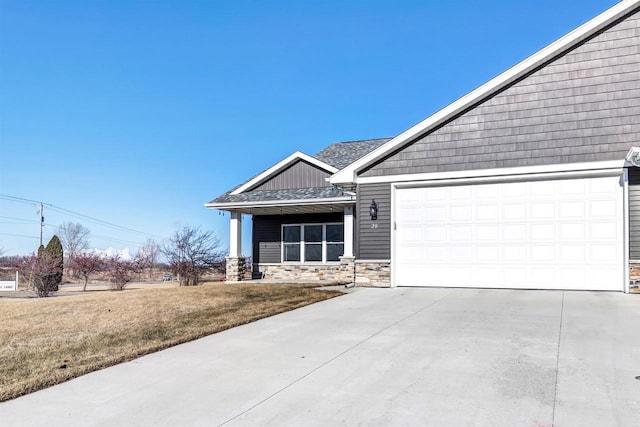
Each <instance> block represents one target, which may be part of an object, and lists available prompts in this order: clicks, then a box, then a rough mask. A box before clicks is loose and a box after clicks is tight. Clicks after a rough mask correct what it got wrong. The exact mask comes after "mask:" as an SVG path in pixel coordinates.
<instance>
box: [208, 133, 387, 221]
mask: <svg viewBox="0 0 640 427" xmlns="http://www.w3.org/2000/svg"><path fill="white" fill-rule="evenodd" d="M389 140H391V138H378V139H365V140H359V141H346V142H336V143H333V144H331V145H329V146H328V147H326V148H324V149H323V150H322V151H320V152H319V153H318V154H316V155H315V156H309V155H307V154H304V153H302V152H300V151H296V152H295V153H293V154H291V155H290V156H288V157H287V158H285V159H283V160H281V161H280V162H278V163H276V164H275V165H273V166H271V167H270V168H268V169H266V170H265V171H263V172H261V173H259V174H258V175H256V176H254V177H253V178H251V179H249V180H248V181H246V182H244V183H243V184H240V185H239V186H237V187H235V188H233V189H231V190H229V191H227V192H226V193H224V194H222V195H220V196H218V197H216V198H215V199H213V200H211V201H210V202H209V203H206V204H205V206H206V207H208V208H214V209H217V208H220V209H225V208H226V209H241V208H243V207H247V206H266V205H291V204H295V203H296V202H299V203H300V204H316V203H320V202H322V201H325V202H328V203H334V202H335V203H338V202H345V201H348V202H350V203H351V202H353V195H352V194H348V193H345V192H344V190H342V189H340V188H337V187H333V186H326V187H313V188H295V189H282V190H260V189H256V187H259V185H260V184H262V183H264V182H266V181H268V180H269V179H270V178H272V177H274V176H275V175H277V174H278V173H280V172H281V171H283V170H284V169H286V168H287V167H289V166H291V165H292V164H294V163H295V162H298V161H301V160H302V161H306V162H308V163H310V164H311V165H313V166H316V167H318V168H320V169H322V170H325V171H327V172H328V173H330V174H333V173H335V172H337V171H338V170H339V169H340V168H342V167H345V166H348V165H349V164H350V163H353V162H354V161H356V160H357V159H359V158H360V157H362V156H364V155H366V154H368V153H369V152H371V151H372V150H374V149H376V148H378V147H380V146H381V145H382V144H384V143H386V142H387V141H389Z"/></svg>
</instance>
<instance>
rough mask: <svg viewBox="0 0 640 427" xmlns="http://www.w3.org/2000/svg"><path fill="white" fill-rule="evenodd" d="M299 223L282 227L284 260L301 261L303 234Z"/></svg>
mask: <svg viewBox="0 0 640 427" xmlns="http://www.w3.org/2000/svg"><path fill="white" fill-rule="evenodd" d="M301 228H302V227H300V226H299V225H288V226H285V227H283V229H282V235H283V236H282V240H283V244H282V247H283V252H284V253H283V259H284V261H300V237H301V236H302V234H301V232H300V230H301Z"/></svg>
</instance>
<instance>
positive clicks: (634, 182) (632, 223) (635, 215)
mask: <svg viewBox="0 0 640 427" xmlns="http://www.w3.org/2000/svg"><path fill="white" fill-rule="evenodd" d="M629 258H630V259H633V260H640V168H629Z"/></svg>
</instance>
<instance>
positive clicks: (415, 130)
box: [331, 0, 640, 184]
mask: <svg viewBox="0 0 640 427" xmlns="http://www.w3.org/2000/svg"><path fill="white" fill-rule="evenodd" d="M638 5H640V0H623V1H621V2H620V3H618V4H616V5H614V6H613V7H611V8H609V9H607V10H606V11H604V12H603V13H601V14H600V15H598V16H596V17H595V18H593V19H591V20H590V21H588V22H587V23H585V24H583V25H581V26H580V27H578V28H576V29H575V30H573V31H571V32H570V33H568V34H566V35H565V36H563V37H561V38H560V39H558V40H556V41H555V42H553V43H551V44H550V45H548V46H547V47H545V48H543V49H542V50H540V51H538V52H537V53H534V54H533V55H531V56H530V57H528V58H527V59H525V60H524V61H522V62H520V63H519V64H517V65H515V66H513V67H511V68H510V69H508V70H507V71H505V72H504V73H502V74H500V75H498V76H497V77H494V78H493V79H491V80H489V81H488V82H487V83H485V84H483V85H482V86H480V87H478V88H477V89H475V90H473V91H472V92H470V93H468V94H467V95H465V96H463V97H462V98H460V99H458V100H457V101H455V102H453V103H452V104H449V106H447V107H445V108H443V109H442V110H440V111H438V112H437V113H435V114H434V115H432V116H430V117H428V118H427V119H425V120H423V121H422V122H420V123H418V124H417V125H415V126H413V127H411V128H410V129H408V130H406V131H405V132H403V133H401V134H400V135H398V136H396V137H395V138H393V139H392V140H391V141H389V142H387V143H385V144H383V145H381V146H380V147H378V148H377V149H375V150H373V151H372V152H371V153H369V154H368V155H366V156H364V157H362V158H361V159H359V160H357V161H355V162H354V163H352V164H351V165H349V166H347V167H346V168H344V169H342V170H340V171H339V172H338V173H336V174H334V175H333V176H332V177H331V183H332V184H346V183H352V182H355V179H356V173H357V172H358V171H360V170H361V169H362V168H364V167H366V166H368V165H370V164H372V163H374V162H375V161H377V160H379V159H381V158H382V157H384V156H385V155H386V154H388V153H390V152H392V151H393V150H395V149H397V148H399V147H400V146H402V145H403V144H405V143H407V142H409V141H410V140H412V139H415V138H417V137H419V136H421V135H423V134H425V133H427V132H429V131H430V130H431V129H433V128H434V127H436V126H438V125H440V124H442V123H443V122H445V121H447V120H449V119H450V118H452V117H453V116H455V115H456V114H459V113H461V112H462V111H464V110H466V109H468V108H469V107H471V106H472V105H473V104H476V103H477V102H479V101H481V100H482V99H485V98H487V97H489V96H491V95H492V94H493V93H495V92H497V91H499V90H501V89H503V88H504V87H506V86H508V85H509V84H511V83H513V82H514V81H515V80H517V79H519V78H520V77H522V76H524V75H526V74H527V73H529V72H531V71H533V70H534V69H535V68H537V67H539V66H541V65H542V64H544V63H545V62H548V61H549V60H551V59H553V57H555V56H557V55H559V54H560V53H561V52H564V51H566V50H567V49H569V48H570V47H572V46H574V45H576V44H578V43H580V42H581V41H583V40H585V39H586V38H588V37H590V36H591V35H593V34H594V33H596V32H598V31H600V30H601V29H602V28H604V27H606V26H607V25H609V24H610V23H612V22H614V21H615V20H616V19H619V18H621V17H623V16H624V15H626V14H627V13H629V12H631V11H632V10H633V9H635V8H636V7H638Z"/></svg>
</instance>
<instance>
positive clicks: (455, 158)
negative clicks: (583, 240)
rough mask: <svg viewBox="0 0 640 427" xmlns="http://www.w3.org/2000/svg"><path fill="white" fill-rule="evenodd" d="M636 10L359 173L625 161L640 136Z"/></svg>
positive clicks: (639, 26)
mask: <svg viewBox="0 0 640 427" xmlns="http://www.w3.org/2000/svg"><path fill="white" fill-rule="evenodd" d="M639 40H640V12H639V11H638V9H636V10H635V11H634V12H633V13H632V14H631V15H629V16H627V17H626V18H624V19H622V20H621V21H618V22H617V23H614V24H613V26H610V27H609V28H607V29H605V30H604V31H602V32H600V33H599V34H596V35H595V36H594V37H592V38H590V39H588V40H587V41H585V42H583V43H582V44H580V45H579V46H577V47H575V48H574V49H572V50H570V51H568V52H566V53H564V54H563V55H561V56H559V57H557V58H556V59H554V60H552V61H550V62H549V63H547V64H546V65H544V66H542V67H541V68H539V69H538V70H537V71H534V72H533V73H531V74H529V75H527V76H525V77H523V78H522V79H520V80H519V81H517V82H515V83H514V84H512V85H510V86H508V87H507V88H506V89H504V90H502V91H501V92H499V93H497V94H495V95H493V96H492V97H490V98H488V99H484V100H481V101H479V103H478V104H477V105H476V106H475V107H473V108H471V109H469V110H467V111H466V112H463V113H461V114H460V115H458V116H457V117H454V118H453V119H451V120H450V121H449V122H447V123H445V124H443V125H442V126H440V127H439V128H436V129H435V130H433V131H431V132H430V133H427V134H426V135H424V136H422V137H420V138H419V139H416V140H415V141H413V142H411V143H409V144H408V145H406V146H404V148H400V149H399V150H397V151H396V152H394V153H392V154H390V155H389V156H387V157H386V158H384V159H381V160H380V161H379V162H377V163H376V164H374V165H372V166H371V167H369V168H368V169H365V170H364V171H363V172H361V173H360V176H364V177H377V176H390V175H404V174H413V173H432V172H448V171H463V170H478V169H493V168H505V167H519V166H520V167H521V166H535V165H547V164H559V163H560V164H562V163H565V164H566V163H574V162H591V161H606V160H620V159H624V157H625V154H626V153H627V151H628V150H629V148H630V147H631V146H632V145H633V144H634V143H635V144H637V143H638V135H639V134H640V42H639Z"/></svg>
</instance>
